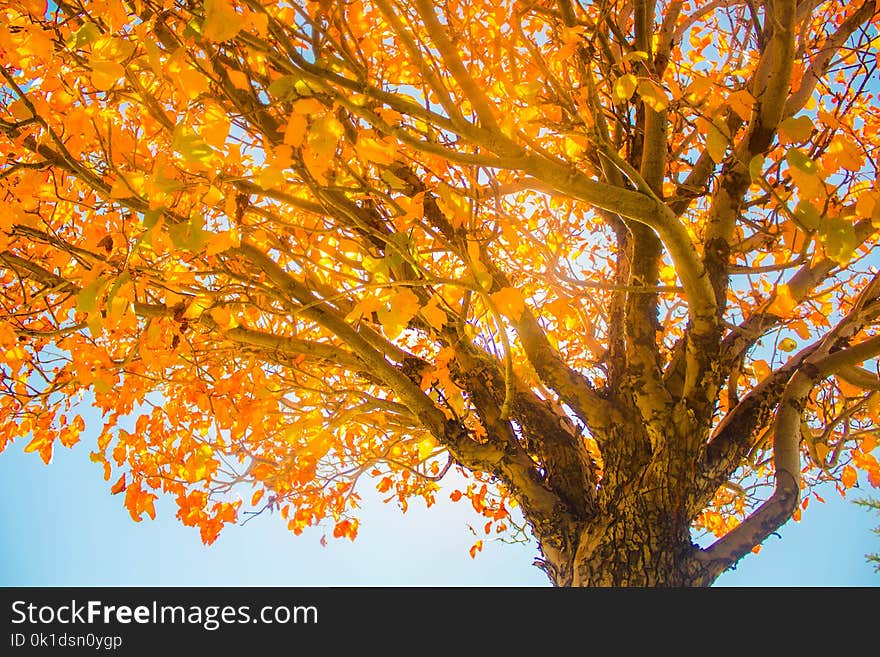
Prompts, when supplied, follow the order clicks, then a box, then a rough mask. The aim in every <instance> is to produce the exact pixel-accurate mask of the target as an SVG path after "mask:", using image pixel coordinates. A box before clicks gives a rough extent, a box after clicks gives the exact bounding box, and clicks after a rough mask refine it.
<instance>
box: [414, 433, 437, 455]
mask: <svg viewBox="0 0 880 657" xmlns="http://www.w3.org/2000/svg"><path fill="white" fill-rule="evenodd" d="M436 446H437V442H436V441H435V440H434V439H433V438H432V437H431V436H427V437H426V438H422V439H421V440H420V441H419V442H418V449H419V460H420V461H424V460H425V459H426V458H428V457H429V456H431V453H432V452H433V451H434V448H435V447H436Z"/></svg>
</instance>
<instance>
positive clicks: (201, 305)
mask: <svg viewBox="0 0 880 657" xmlns="http://www.w3.org/2000/svg"><path fill="white" fill-rule="evenodd" d="M212 303H213V301H212V300H211V297H204V296H199V297H196V298H195V299H193V301H192V303H190V304H189V306H187V308H186V311H185V312H184V313H183V316H184V318H186V319H198V318H199V317H201V316H202V313H203V312H205V311H206V310H207V309H208V308H210V307H211V304H212Z"/></svg>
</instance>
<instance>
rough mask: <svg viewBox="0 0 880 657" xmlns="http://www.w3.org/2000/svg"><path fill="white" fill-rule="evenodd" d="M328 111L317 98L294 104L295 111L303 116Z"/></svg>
mask: <svg viewBox="0 0 880 657" xmlns="http://www.w3.org/2000/svg"><path fill="white" fill-rule="evenodd" d="M326 109H327V107H326V106H325V105H324V103H322V102H321V101H320V100H318V99H317V98H302V99H300V100H298V101H296V102H295V103H294V104H293V111H294V112H295V113H296V114H301V115H302V116H309V115H311V114H319V113H320V112H323V111H325V110H326Z"/></svg>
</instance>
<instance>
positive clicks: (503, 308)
mask: <svg viewBox="0 0 880 657" xmlns="http://www.w3.org/2000/svg"><path fill="white" fill-rule="evenodd" d="M490 297H491V299H492V303H493V304H494V305H495V307H496V308H497V309H498V312H500V313H501V314H502V315H505V316H506V317H510V318H511V319H512V320H514V321H519V320H520V318H521V317H522V314H523V312H524V311H525V309H526V303H525V299H524V298H523V295H522V293H521V292H520V291H519V290H517V289H516V288H513V287H505V288H502V289H500V290H498V292H495V293H493V294H492V295H490Z"/></svg>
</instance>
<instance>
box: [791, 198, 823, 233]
mask: <svg viewBox="0 0 880 657" xmlns="http://www.w3.org/2000/svg"><path fill="white" fill-rule="evenodd" d="M794 218H795V221H797V223H799V224H800V225H801V226H803V227H804V228H806V229H807V230H816V229H817V228H818V227H819V224H820V222H821V221H822V215H821V214H820V213H819V210H817V209H816V206H815V205H813V204H812V203H810V202H809V201H801V202H800V203H798V204H797V207H796V208H795V209H794Z"/></svg>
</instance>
